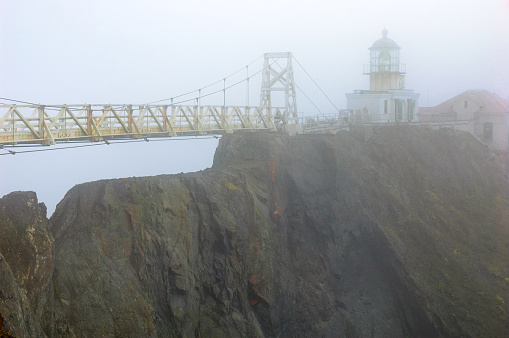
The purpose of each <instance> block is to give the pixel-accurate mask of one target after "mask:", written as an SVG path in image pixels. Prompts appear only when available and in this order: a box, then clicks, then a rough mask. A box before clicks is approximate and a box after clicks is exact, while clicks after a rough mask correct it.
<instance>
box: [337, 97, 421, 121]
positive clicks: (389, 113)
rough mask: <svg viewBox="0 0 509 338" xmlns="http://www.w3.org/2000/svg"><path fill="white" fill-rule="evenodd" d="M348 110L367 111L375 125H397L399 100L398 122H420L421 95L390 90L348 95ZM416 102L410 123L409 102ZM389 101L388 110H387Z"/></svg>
mask: <svg viewBox="0 0 509 338" xmlns="http://www.w3.org/2000/svg"><path fill="white" fill-rule="evenodd" d="M346 98H347V109H348V110H350V111H352V113H353V114H355V113H356V111H361V110H363V109H365V110H367V112H368V114H369V116H370V121H364V120H363V122H373V123H395V122H396V120H397V119H396V109H397V102H398V100H399V101H401V103H400V104H401V110H402V112H401V120H399V121H398V122H418V121H419V119H418V107H419V94H415V93H414V92H413V91H410V90H390V91H388V92H384V93H381V92H371V91H358V92H356V93H348V94H346ZM409 100H413V101H414V112H413V119H411V120H410V121H408V108H409V104H408V101H409ZM385 101H387V109H385V105H386V103H385Z"/></svg>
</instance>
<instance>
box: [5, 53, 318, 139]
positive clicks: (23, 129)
mask: <svg viewBox="0 0 509 338" xmlns="http://www.w3.org/2000/svg"><path fill="white" fill-rule="evenodd" d="M292 60H293V56H292V54H291V53H266V54H265V55H264V64H263V68H262V69H261V70H260V71H258V72H256V73H255V74H252V75H251V76H249V73H248V75H247V77H246V79H244V80H242V81H239V82H237V83H235V84H233V85H230V86H228V87H226V78H225V79H223V88H222V89H220V90H218V91H215V92H212V93H206V94H203V95H202V90H203V89H204V88H202V89H199V90H197V91H194V92H189V93H186V94H192V93H196V92H197V94H198V95H197V96H196V97H195V98H193V99H191V100H181V101H179V99H180V98H181V97H182V96H183V95H186V94H182V95H179V96H176V97H172V98H168V99H164V100H159V101H155V102H151V103H147V104H136V105H135V104H64V105H42V104H34V103H30V102H22V101H15V100H12V99H5V98H3V99H0V100H7V101H11V102H15V103H14V104H12V103H0V148H4V147H14V146H26V145H41V146H48V145H55V144H60V143H70V142H106V143H107V142H109V141H115V140H132V139H145V140H147V139H149V138H169V137H175V136H197V135H207V134H222V133H232V132H238V131H262V130H265V131H277V130H284V131H286V132H289V133H303V132H304V128H303V126H304V124H303V123H302V122H301V121H300V120H299V117H298V114H297V100H296V91H295V86H296V85H295V82H294V71H293V65H292ZM297 62H298V61H297ZM299 65H300V64H299ZM248 66H249V65H248ZM248 66H246V68H247V67H248ZM304 71H305V70H304ZM259 73H261V78H262V80H261V93H260V103H259V105H257V106H249V105H248V104H246V105H245V106H227V105H226V99H225V97H226V91H227V90H228V89H229V88H231V87H233V86H235V85H238V84H239V83H241V82H244V81H247V83H248V86H249V80H250V79H251V78H252V77H253V76H255V75H257V74H259ZM306 73H307V72H306ZM308 75H309V74H308ZM218 82H219V81H218ZM313 82H314V80H313ZM216 83H217V82H216ZM315 84H316V83H315ZM247 91H248V93H247V94H248V95H249V87H248V90H247ZM221 92H222V94H223V104H222V105H202V104H201V101H202V99H203V98H205V97H207V96H210V95H212V94H218V93H219V94H220V93H221ZM275 92H282V93H283V94H284V106H283V105H281V106H273V105H272V103H273V93H275ZM322 92H323V91H322ZM189 101H194V102H192V104H189V103H188V104H185V103H186V102H189ZM248 101H249V98H248Z"/></svg>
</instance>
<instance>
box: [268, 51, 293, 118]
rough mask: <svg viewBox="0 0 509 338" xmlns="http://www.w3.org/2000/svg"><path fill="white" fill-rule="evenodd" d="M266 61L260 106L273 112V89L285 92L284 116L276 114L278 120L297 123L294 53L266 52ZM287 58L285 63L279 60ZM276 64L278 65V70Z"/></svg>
mask: <svg viewBox="0 0 509 338" xmlns="http://www.w3.org/2000/svg"><path fill="white" fill-rule="evenodd" d="M264 56H265V61H264V65H263V73H262V90H261V94H260V108H265V109H267V111H268V112H269V113H271V108H272V102H271V93H272V92H273V91H284V92H285V112H284V114H283V116H276V117H275V120H276V121H281V122H283V124H289V123H293V124H297V123H298V122H299V120H298V116H297V100H296V93H295V84H294V81H293V67H292V53H265V55H264ZM281 59H286V64H285V65H280V64H279V61H280V60H281ZM274 65H277V66H278V67H277V69H280V70H277V69H276V68H275V67H274Z"/></svg>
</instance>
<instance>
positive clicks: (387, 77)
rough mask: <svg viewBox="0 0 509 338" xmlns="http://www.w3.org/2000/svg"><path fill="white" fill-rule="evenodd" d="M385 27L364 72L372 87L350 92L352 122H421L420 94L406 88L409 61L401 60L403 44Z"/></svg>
mask: <svg viewBox="0 0 509 338" xmlns="http://www.w3.org/2000/svg"><path fill="white" fill-rule="evenodd" d="M387 35H388V31H387V29H384V30H383V31H382V38H380V39H378V40H376V41H375V42H374V43H373V44H372V45H371V47H370V48H369V51H370V59H369V65H367V66H364V74H365V75H369V90H355V91H354V92H353V93H348V94H346V98H347V109H348V110H350V111H351V114H352V117H353V118H354V119H353V121H352V122H354V123H355V122H357V123H396V122H417V121H418V117H417V109H418V99H419V94H417V93H414V92H413V90H407V89H405V75H406V72H405V65H403V64H401V62H400V50H401V47H400V46H399V45H398V44H397V43H396V42H395V41H394V40H392V39H390V38H388V37H387Z"/></svg>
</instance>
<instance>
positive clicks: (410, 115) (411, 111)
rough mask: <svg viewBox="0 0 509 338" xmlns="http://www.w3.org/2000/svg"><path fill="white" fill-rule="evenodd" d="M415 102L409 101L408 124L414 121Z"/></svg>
mask: <svg viewBox="0 0 509 338" xmlns="http://www.w3.org/2000/svg"><path fill="white" fill-rule="evenodd" d="M414 110H415V100H408V122H410V121H413V120H414Z"/></svg>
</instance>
